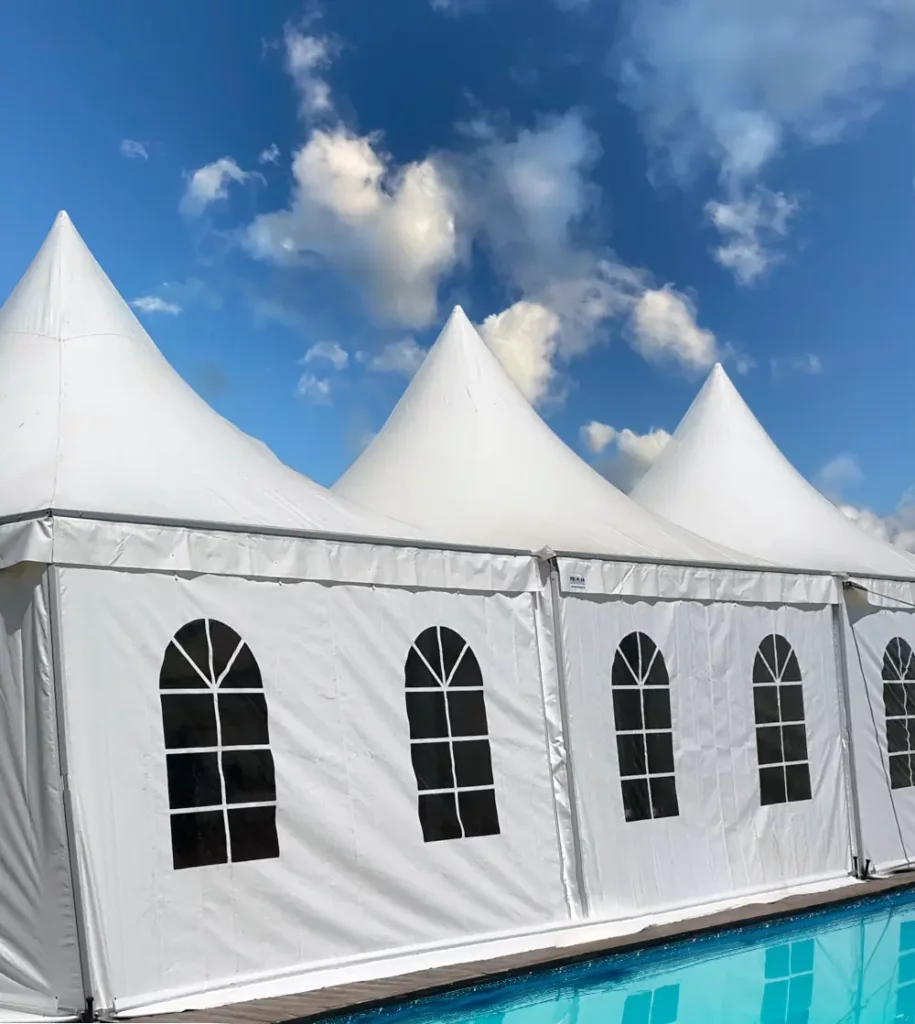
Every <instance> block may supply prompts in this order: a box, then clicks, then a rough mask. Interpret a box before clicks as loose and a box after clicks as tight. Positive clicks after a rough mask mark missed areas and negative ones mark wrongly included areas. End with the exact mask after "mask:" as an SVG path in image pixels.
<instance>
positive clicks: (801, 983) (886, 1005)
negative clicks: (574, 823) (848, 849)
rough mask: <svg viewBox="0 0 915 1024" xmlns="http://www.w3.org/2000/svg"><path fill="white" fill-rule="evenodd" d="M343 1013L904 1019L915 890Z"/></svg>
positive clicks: (914, 965)
mask: <svg viewBox="0 0 915 1024" xmlns="http://www.w3.org/2000/svg"><path fill="white" fill-rule="evenodd" d="M345 1020H346V1021H347V1022H351V1024H433V1022H436V1024H438V1022H442V1024H457V1022H461V1024H751V1022H752V1024H889V1022H893V1024H915V891H910V892H907V893H903V894H897V895H893V896H886V897H879V898H876V899H869V900H861V901H858V902H855V903H853V904H849V905H846V906H843V907H841V908H839V909H833V910H828V911H820V912H817V913H813V914H807V915H803V916H799V917H794V918H790V919H787V920H782V921H776V922H771V923H769V924H762V925H755V926H753V927H749V928H742V929H739V930H736V931H729V932H725V933H721V934H718V935H713V936H706V937H701V938H696V939H692V940H685V941H682V942H676V943H672V944H670V945H666V946H662V947H656V948H654V949H649V950H643V951H641V952H635V953H626V954H621V955H617V956H609V957H604V958H601V959H597V960H591V961H588V962H586V963H580V964H576V965H574V966H569V967H562V968H556V969H552V970H544V971H540V972H538V973H536V974H531V975H526V976H522V977H519V978H514V979H512V980H510V981H507V982H500V983H489V984H483V985H479V986H476V987H474V988H472V989H469V990H468V989H464V990H456V991H452V992H449V993H446V994H444V995H439V996H433V997H430V998H428V999H423V1000H416V1001H414V1002H411V1003H407V1004H402V1005H398V1006H393V1007H387V1008H383V1009H376V1010H372V1011H367V1012H363V1013H360V1014H355V1015H351V1016H349V1017H347V1018H345ZM337 1021H338V1022H339V1021H340V1018H337Z"/></svg>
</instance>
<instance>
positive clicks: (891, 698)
mask: <svg viewBox="0 0 915 1024" xmlns="http://www.w3.org/2000/svg"><path fill="white" fill-rule="evenodd" d="M883 706H884V708H886V714H887V717H889V718H896V717H898V716H900V715H904V714H905V690H904V688H903V685H902V683H884V684H883Z"/></svg>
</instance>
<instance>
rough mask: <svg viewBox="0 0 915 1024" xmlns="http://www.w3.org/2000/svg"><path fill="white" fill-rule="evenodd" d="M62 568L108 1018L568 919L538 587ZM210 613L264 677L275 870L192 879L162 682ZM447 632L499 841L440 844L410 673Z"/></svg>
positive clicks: (100, 981) (200, 873) (79, 786)
mask: <svg viewBox="0 0 915 1024" xmlns="http://www.w3.org/2000/svg"><path fill="white" fill-rule="evenodd" d="M59 575H60V588H61V618H62V637H63V652H64V653H63V661H64V680H65V685H66V720H67V727H68V733H69V744H70V770H71V777H72V779H73V782H74V790H75V794H76V796H75V800H76V803H75V809H74V816H75V827H76V832H77V837H78V846H79V853H80V860H81V864H82V870H83V873H84V878H85V900H86V909H87V918H88V929H89V932H90V941H89V947H90V957H91V972H92V981H93V987H94V990H95V993H96V999H97V1005H100V1006H114V1007H115V1009H116V1010H119V1011H128V1010H133V1011H135V1010H137V1009H142V1008H143V1007H146V1006H149V1005H150V1004H153V1003H156V1002H160V1001H163V1000H168V999H174V998H178V999H180V998H181V997H183V996H189V995H193V994H195V993H196V994H197V995H198V996H199V994H200V993H202V992H203V993H208V996H207V1000H203V1001H201V1000H200V999H198V1000H197V1002H196V1005H218V1003H219V1002H224V1001H227V1000H228V999H230V998H231V991H229V986H232V985H240V984H244V983H246V982H255V981H261V982H270V981H271V980H274V981H275V982H276V985H275V987H273V988H272V989H271V987H270V986H269V985H268V986H267V988H262V989H261V990H260V991H261V994H264V995H266V994H271V993H273V994H276V993H279V992H282V991H285V992H294V991H301V990H303V989H304V988H307V987H308V979H307V976H308V972H309V971H313V970H319V969H321V968H326V967H328V966H329V965H346V964H360V963H362V964H364V963H365V962H366V960H367V959H370V958H377V959H378V960H384V958H385V957H387V956H389V955H391V954H392V953H394V952H395V951H404V950H409V949H420V948H423V947H431V946H432V945H434V944H452V945H453V944H455V943H460V942H461V941H462V940H466V939H468V938H469V937H473V936H483V935H488V934H495V933H505V932H517V931H522V930H524V929H525V928H534V927H548V926H550V925H551V924H553V923H562V922H566V921H568V918H569V908H568V905H567V901H566V896H565V892H564V888H563V883H562V872H561V870H560V857H559V846H558V841H557V835H556V823H555V813H554V801H553V791H552V784H551V773H550V760H549V756H548V752H547V745H546V738H545V723H544V714H543V698H542V692H541V678H540V670H539V662H538V655H537V644H538V637H537V628H536V623H535V617H534V599H533V597H532V595H530V594H521V595H516V596H507V595H499V594H494V595H487V596H483V595H470V594H455V593H440V592H427V591H410V590H406V589H383V588H372V587H359V586H327V585H321V584H317V583H277V582H265V581H255V580H251V579H233V578H227V577H213V576H201V577H195V578H179V577H175V576H168V575H164V574H163V575H158V574H151V573H146V574H144V573H121V572H111V571H99V570H92V569H75V568H63V569H61V570H60V571H59ZM201 618H210V619H211V620H218V621H221V622H223V623H225V624H226V625H228V626H230V627H231V628H232V629H233V630H235V631H236V632H237V633H238V634H239V635H240V636H241V638H242V639H243V640H244V642H245V643H247V645H248V647H249V649H250V651H251V653H252V654H253V656H254V658H255V659H256V662H257V664H258V665H259V668H260V673H261V676H262V680H263V690H264V696H265V699H266V706H267V713H268V719H269V744H270V749H271V751H272V757H273V762H274V765H275V787H276V807H277V810H276V834H277V840H278V847H279V856H276V857H271V858H265V859H254V860H249V861H245V862H242V863H231V864H215V865H210V866H203V867H190V868H184V869H181V870H176V869H175V867H174V866H173V852H172V848H171V844H170V828H169V806H170V794H169V789H168V784H167V766H166V751H165V747H164V742H165V740H164V736H163V718H162V711H161V709H160V693H159V673H160V666H161V665H162V660H163V654H164V652H165V650H166V648H167V646H168V645H169V642H170V640H171V639H172V637H173V636H174V635H175V634H176V633H177V632H178V630H179V629H181V627H182V626H183V625H184V624H185V623H188V622H191V621H193V620H198V619H201ZM430 626H447V627H449V628H450V629H452V630H455V631H456V632H457V633H459V634H460V636H461V637H463V638H464V639H465V640H466V641H467V642H468V643H469V645H470V648H471V649H472V651H473V652H474V654H475V655H476V658H477V660H478V662H479V666H480V670H481V675H482V678H483V689H484V694H485V708H486V715H487V719H488V736H489V742H490V749H491V757H492V774H493V779H494V785H495V800H496V804H497V809H498V824H499V831H498V834H489V835H482V836H479V835H478V836H475V837H471V838H462V839H455V840H448V841H437V842H424V840H423V832H422V830H421V827H420V822H419V820H418V816H417V782H416V779H415V777H414V772H413V768H412V765H411V742H410V731H409V726H408V717H407V713H406V708H405V688H404V664H405V660H406V658H407V654H408V651H409V650H410V647H411V644H412V643H413V641H414V640H415V639H416V638H417V637H418V636H419V634H421V633H422V632H423V631H424V630H426V629H427V628H428V627H430ZM220 699H221V698H220ZM229 810H230V812H231V807H230V809H229ZM233 844H234V838H233ZM340 980H344V979H342V978H341V979H340Z"/></svg>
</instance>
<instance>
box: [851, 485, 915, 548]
mask: <svg viewBox="0 0 915 1024" xmlns="http://www.w3.org/2000/svg"><path fill="white" fill-rule="evenodd" d="M839 511H840V512H842V513H843V514H844V515H846V516H848V518H849V519H851V520H852V522H854V523H856V524H857V525H858V526H860V527H861V529H862V530H864V531H866V532H867V533H869V534H870V535H871V536H872V537H876V538H877V539H878V540H882V541H884V542H885V543H887V544H895V545H896V547H899V548H902V549H903V550H904V551H909V552H913V553H915V492H913V491H908V492H906V493H905V494H904V495H903V496H902V498H901V499H900V501H899V504H898V505H897V507H896V510H895V511H894V512H893V513H891V514H890V515H888V516H878V515H877V514H876V512H872V511H871V510H870V509H868V508H860V507H858V506H856V505H849V504H840V505H839Z"/></svg>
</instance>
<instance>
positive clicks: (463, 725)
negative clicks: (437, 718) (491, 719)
mask: <svg viewBox="0 0 915 1024" xmlns="http://www.w3.org/2000/svg"><path fill="white" fill-rule="evenodd" d="M465 657H466V655H465ZM414 696H424V695H418V694H414ZM432 696H434V697H435V696H438V694H432ZM448 716H449V718H450V720H451V735H452V736H485V735H486V733H487V732H488V728H487V725H486V705H485V703H484V701H483V691H482V690H464V691H461V690H450V689H449V691H448Z"/></svg>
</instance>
